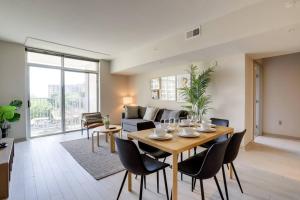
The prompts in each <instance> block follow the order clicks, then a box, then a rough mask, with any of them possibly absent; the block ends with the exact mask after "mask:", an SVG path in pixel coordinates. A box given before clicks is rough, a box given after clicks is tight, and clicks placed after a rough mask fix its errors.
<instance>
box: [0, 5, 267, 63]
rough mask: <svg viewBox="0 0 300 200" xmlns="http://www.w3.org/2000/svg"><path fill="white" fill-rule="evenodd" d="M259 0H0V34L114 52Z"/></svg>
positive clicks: (6, 37)
mask: <svg viewBox="0 0 300 200" xmlns="http://www.w3.org/2000/svg"><path fill="white" fill-rule="evenodd" d="M260 1H261V0H221V1H220V0H88V1H85V0H51V1H49V0H22V1H20V0H1V1H0V27H1V29H0V40H6V41H12V42H16V43H22V44H24V42H25V40H26V38H37V39H40V40H42V41H50V42H52V43H51V44H52V45H53V43H55V44H56V43H57V44H63V45H67V46H72V47H77V48H81V49H86V50H90V51H93V52H94V53H95V52H96V53H97V52H100V53H104V54H108V55H109V56H110V58H114V57H115V56H117V55H118V54H119V53H121V52H124V51H127V50H130V49H134V48H137V47H140V46H144V45H147V44H149V43H151V42H154V41H159V40H161V39H163V38H166V37H168V36H169V35H172V34H174V33H176V32H179V31H183V30H187V29H189V28H191V27H194V26H195V24H201V23H203V22H206V21H209V20H212V19H215V18H218V17H220V16H224V15H226V14H228V13H231V12H233V11H236V10H239V9H241V8H244V7H247V6H249V5H251V4H255V3H257V2H260ZM51 44H50V43H49V45H51ZM44 47H45V48H47V42H46V45H45V44H44ZM100 53H99V55H100ZM100 57H101V56H100Z"/></svg>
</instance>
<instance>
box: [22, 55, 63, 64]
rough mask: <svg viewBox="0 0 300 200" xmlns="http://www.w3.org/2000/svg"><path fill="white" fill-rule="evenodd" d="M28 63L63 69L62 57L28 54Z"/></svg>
mask: <svg viewBox="0 0 300 200" xmlns="http://www.w3.org/2000/svg"><path fill="white" fill-rule="evenodd" d="M27 62H28V63H36V64H42V65H50V66H57V67H61V57H60V56H53V55H48V54H42V53H35V52H27Z"/></svg>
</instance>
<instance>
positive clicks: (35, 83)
mask: <svg viewBox="0 0 300 200" xmlns="http://www.w3.org/2000/svg"><path fill="white" fill-rule="evenodd" d="M29 76H30V84H29V85H30V103H31V106H30V129H31V136H33V137H34V136H40V135H47V134H52V133H58V132H62V124H61V71H60V70H58V69H47V68H40V67H30V68H29Z"/></svg>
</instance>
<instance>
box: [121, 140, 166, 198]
mask: <svg viewBox="0 0 300 200" xmlns="http://www.w3.org/2000/svg"><path fill="white" fill-rule="evenodd" d="M116 143H117V147H118V152H119V157H120V160H121V162H122V164H123V166H124V167H125V169H126V172H125V176H124V178H123V181H122V184H121V187H120V190H119V193H118V197H117V200H118V199H119V198H120V195H121V192H122V189H123V186H124V183H125V180H126V177H127V175H128V172H130V173H133V174H137V175H140V176H141V183H140V195H139V200H141V199H142V196H143V181H144V179H145V177H146V176H147V175H149V174H152V173H155V172H158V171H160V170H162V171H163V174H164V181H165V189H166V196H167V200H169V192H168V184H167V178H166V171H165V168H166V167H169V166H170V165H169V164H166V163H164V162H160V161H158V160H156V159H153V158H151V157H150V156H148V155H146V154H140V152H139V150H138V148H137V146H136V145H135V143H134V142H133V141H130V140H124V139H120V138H118V137H116Z"/></svg>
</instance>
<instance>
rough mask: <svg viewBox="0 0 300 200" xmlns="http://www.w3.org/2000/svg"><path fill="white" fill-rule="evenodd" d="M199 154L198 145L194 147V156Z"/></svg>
mask: <svg viewBox="0 0 300 200" xmlns="http://www.w3.org/2000/svg"><path fill="white" fill-rule="evenodd" d="M196 154H197V147H194V156H195V155H196Z"/></svg>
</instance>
